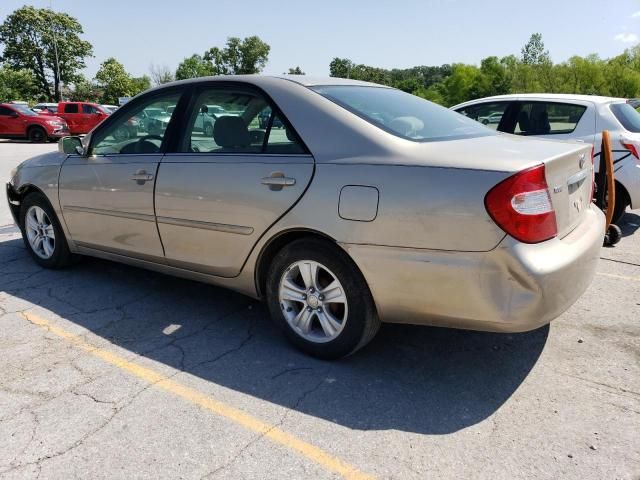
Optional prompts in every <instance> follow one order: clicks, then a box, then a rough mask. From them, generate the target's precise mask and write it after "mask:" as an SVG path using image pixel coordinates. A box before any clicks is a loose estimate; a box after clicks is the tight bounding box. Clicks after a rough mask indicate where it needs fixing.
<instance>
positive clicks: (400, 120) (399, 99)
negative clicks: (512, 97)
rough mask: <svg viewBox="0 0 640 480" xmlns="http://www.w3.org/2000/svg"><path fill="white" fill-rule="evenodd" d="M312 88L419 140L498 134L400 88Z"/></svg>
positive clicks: (384, 126)
mask: <svg viewBox="0 0 640 480" xmlns="http://www.w3.org/2000/svg"><path fill="white" fill-rule="evenodd" d="M311 89H312V90H313V91H315V92H317V93H319V94H320V95H322V96H323V97H325V98H327V99H329V100H331V101H332V102H334V103H336V104H338V105H340V106H341V107H343V108H345V109H346V110H348V111H350V112H351V113H354V114H355V115H358V116H359V117H361V118H363V119H365V120H366V121H368V122H369V123H371V124H373V125H375V126H376V127H378V128H381V129H382V130H385V131H387V132H389V133H392V134H394V135H396V136H398V137H401V138H405V139H407V140H413V141H417V142H432V141H441V140H456V139H461V138H472V137H481V136H488V135H496V133H495V132H494V131H492V130H490V129H488V128H486V127H485V126H484V125H481V124H479V123H477V122H475V121H473V120H471V119H469V118H466V117H464V116H463V115H460V114H458V113H456V112H453V111H451V110H449V109H447V108H444V107H441V106H439V105H436V104H435V103H432V102H429V101H428V100H425V99H423V98H420V97H416V96H415V95H411V94H409V93H405V92H403V91H401V90H396V89H392V88H384V87H374V86H372V87H369V86H359V85H326V86H315V87H311Z"/></svg>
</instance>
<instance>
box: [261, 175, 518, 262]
mask: <svg viewBox="0 0 640 480" xmlns="http://www.w3.org/2000/svg"><path fill="white" fill-rule="evenodd" d="M506 176H508V174H507V173H502V172H491V171H478V170H467V169H456V168H439V167H425V166H406V165H384V164H380V165H358V164H356V165H354V164H348V165H347V164H343V165H340V164H319V165H317V168H316V174H315V177H314V179H313V182H312V184H311V186H310V187H309V190H308V191H307V193H306V194H305V196H304V197H303V199H302V200H301V201H300V202H299V203H298V204H297V205H296V206H295V207H294V208H293V209H292V210H291V211H290V212H289V213H288V214H287V215H286V216H285V217H284V218H283V219H282V220H281V221H280V222H278V224H277V225H276V230H275V231H278V230H282V229H288V228H308V229H313V230H319V231H321V232H323V233H325V234H327V235H329V236H331V237H332V238H333V239H335V240H336V241H338V242H342V243H352V244H363V245H366V244H368V245H388V246H396V247H410V248H426V249H437V250H456V251H469V252H481V251H489V250H491V249H493V248H495V247H496V245H498V243H500V241H501V240H502V238H504V236H505V233H504V232H503V231H502V230H501V229H500V228H499V227H498V226H497V225H496V224H495V223H494V222H493V221H492V220H491V218H490V217H489V215H488V214H487V212H486V210H485V207H484V196H485V194H486V192H487V191H488V190H489V189H490V188H491V187H492V186H494V185H495V184H496V183H498V182H499V181H501V180H502V179H504V178H506ZM347 185H362V186H369V187H375V188H376V189H377V190H378V191H379V201H378V208H377V215H376V217H375V219H373V220H372V221H357V220H347V219H345V218H341V217H340V215H339V212H338V208H339V206H338V204H339V197H340V191H341V189H342V188H343V187H344V186H347ZM273 231H274V230H272V232H273Z"/></svg>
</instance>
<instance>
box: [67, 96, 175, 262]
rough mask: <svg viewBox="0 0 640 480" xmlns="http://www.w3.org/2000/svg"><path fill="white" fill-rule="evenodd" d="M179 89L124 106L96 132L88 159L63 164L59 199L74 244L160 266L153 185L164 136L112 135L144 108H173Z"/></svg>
mask: <svg viewBox="0 0 640 480" xmlns="http://www.w3.org/2000/svg"><path fill="white" fill-rule="evenodd" d="M179 98H180V91H179V90H175V89H173V90H168V91H167V90H163V91H161V92H159V93H157V94H156V95H153V96H145V97H142V98H141V99H139V100H138V101H136V102H132V103H131V104H128V105H127V106H126V107H123V108H122V110H120V111H118V112H117V113H116V114H114V115H113V116H112V117H111V119H110V121H109V122H107V123H105V124H104V125H103V126H102V127H101V128H99V129H97V130H96V131H94V132H93V133H92V135H91V139H90V142H89V147H88V155H87V156H79V155H71V156H69V158H67V160H66V161H65V162H64V164H63V165H62V169H61V172H60V181H59V197H60V204H61V207H62V214H63V217H64V220H65V223H66V225H67V227H68V229H69V232H70V235H71V238H72V239H73V241H74V242H75V243H76V244H77V245H79V246H81V247H85V248H92V249H97V250H103V251H108V252H112V253H118V254H122V255H127V256H132V257H137V258H141V259H145V260H150V261H155V262H164V252H163V249H162V244H161V243H160V238H159V236H158V229H157V227H156V222H155V212H154V197H153V195H154V185H155V181H156V175H157V170H158V165H159V163H160V160H161V158H162V155H163V153H162V151H163V148H164V142H165V141H167V140H168V137H167V139H165V138H164V137H165V133H166V132H162V133H161V134H159V135H155V136H153V137H150V136H142V137H134V138H127V139H126V140H124V141H123V140H122V137H120V136H119V135H117V134H116V132H117V131H118V130H119V129H121V128H123V126H125V125H126V124H127V123H128V122H129V121H130V120H131V118H133V117H134V116H135V115H137V114H139V113H140V112H141V111H142V109H143V108H145V107H146V106H162V105H165V104H168V103H169V102H171V104H172V105H175V104H176V103H177V101H178V100H179Z"/></svg>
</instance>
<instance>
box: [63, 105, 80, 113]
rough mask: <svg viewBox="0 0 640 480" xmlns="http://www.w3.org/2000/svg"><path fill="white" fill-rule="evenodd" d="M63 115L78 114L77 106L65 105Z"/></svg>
mask: <svg viewBox="0 0 640 480" xmlns="http://www.w3.org/2000/svg"><path fill="white" fill-rule="evenodd" d="M64 113H78V104H77V103H67V104H66V105H65V106H64Z"/></svg>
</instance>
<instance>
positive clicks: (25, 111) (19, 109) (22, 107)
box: [12, 105, 38, 117]
mask: <svg viewBox="0 0 640 480" xmlns="http://www.w3.org/2000/svg"><path fill="white" fill-rule="evenodd" d="M12 107H13V109H14V110H16V111H17V112H20V113H21V114H22V115H26V116H28V117H35V116H36V115H38V114H37V113H36V112H34V111H33V110H31V109H30V108H29V107H27V106H26V105H12Z"/></svg>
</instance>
